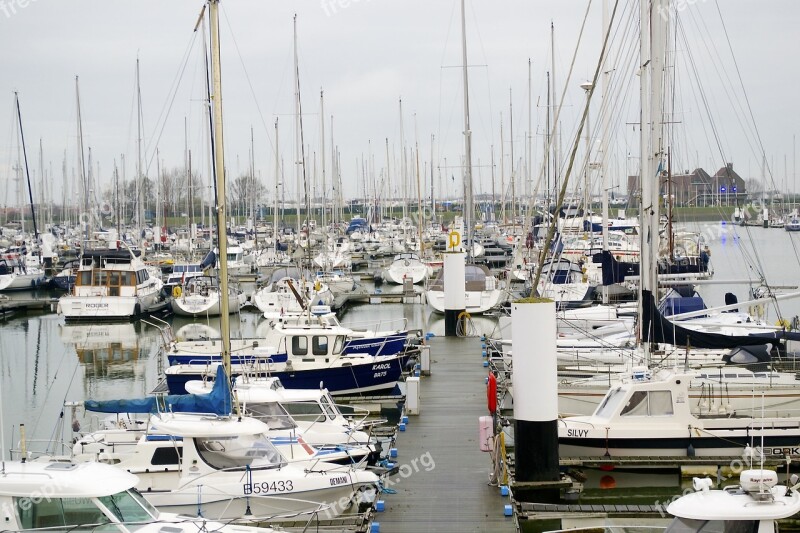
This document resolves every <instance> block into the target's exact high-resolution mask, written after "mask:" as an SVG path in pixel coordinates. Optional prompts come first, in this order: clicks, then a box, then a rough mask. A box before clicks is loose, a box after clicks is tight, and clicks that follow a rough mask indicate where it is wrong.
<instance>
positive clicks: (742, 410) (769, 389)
mask: <svg viewBox="0 0 800 533" xmlns="http://www.w3.org/2000/svg"><path fill="white" fill-rule="evenodd" d="M743 349H744V348H742V349H741V350H743ZM737 351H738V350H737ZM658 372H659V371H656V373H658ZM649 374H650V371H649V370H647V369H646V368H638V369H634V370H633V371H631V372H629V373H624V374H622V375H619V374H612V375H598V376H595V377H591V378H583V379H575V380H570V379H562V380H561V381H560V382H559V384H558V406H559V412H560V413H562V414H564V415H570V416H574V415H591V414H592V413H593V412H594V411H595V409H597V406H598V405H599V404H600V402H601V401H602V400H603V398H604V397H605V395H606V393H607V392H608V390H609V389H610V388H613V387H616V386H617V385H619V384H620V383H622V382H624V381H627V380H631V379H637V378H640V377H642V376H648V375H649ZM648 379H649V378H648ZM754 398H756V399H757V401H756V402H755V403H754V402H753V399H754ZM689 409H690V411H691V413H692V414H694V415H695V416H701V417H702V416H708V415H723V416H724V415H730V416H742V415H747V416H758V415H759V414H761V412H762V410H763V413H764V414H766V415H770V416H773V417H785V416H792V415H793V414H795V413H798V412H800V389H798V386H797V378H796V376H795V374H794V373H793V372H775V371H773V370H766V369H765V370H762V371H753V370H749V369H747V368H737V367H736V366H723V367H719V368H706V369H702V370H697V371H695V372H692V373H691V379H690V382H689Z"/></svg>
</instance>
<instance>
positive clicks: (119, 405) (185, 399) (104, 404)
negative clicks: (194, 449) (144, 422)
mask: <svg viewBox="0 0 800 533" xmlns="http://www.w3.org/2000/svg"><path fill="white" fill-rule="evenodd" d="M83 407H84V409H86V410H87V411H94V412H98V413H146V414H154V413H163V412H169V411H171V412H173V413H208V414H216V415H219V416H227V415H229V414H231V412H232V404H231V391H230V386H229V381H228V378H227V377H226V376H225V369H224V368H223V367H222V365H220V366H219V367H218V368H217V378H216V380H215V381H214V387H213V388H212V389H211V392H209V393H208V394H170V395H166V396H148V397H146V398H135V399H131V400H86V401H84V402H83Z"/></svg>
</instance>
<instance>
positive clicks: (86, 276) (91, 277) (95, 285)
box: [58, 248, 169, 320]
mask: <svg viewBox="0 0 800 533" xmlns="http://www.w3.org/2000/svg"><path fill="white" fill-rule="evenodd" d="M163 285H164V284H163V282H162V281H161V279H159V278H158V277H155V276H151V275H150V271H149V270H148V268H147V266H146V265H145V264H144V262H142V260H141V259H140V258H139V253H138V251H133V250H131V249H129V248H125V249H116V248H104V249H87V250H84V251H83V253H82V254H81V263H80V266H79V267H78V271H77V273H76V279H75V286H74V287H73V289H72V292H71V293H68V294H65V295H63V296H61V298H59V300H58V313H59V314H61V315H64V318H66V319H67V320H129V319H131V318H135V317H139V316H141V315H145V314H149V313H153V312H156V311H161V310H163V309H165V308H167V307H168V306H169V301H168V299H167V297H166V296H165V295H164V294H163V292H162V290H161V289H162V287H163Z"/></svg>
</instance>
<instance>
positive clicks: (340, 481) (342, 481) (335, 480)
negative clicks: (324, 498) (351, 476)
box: [331, 476, 347, 487]
mask: <svg viewBox="0 0 800 533" xmlns="http://www.w3.org/2000/svg"><path fill="white" fill-rule="evenodd" d="M346 484H347V476H337V477H332V478H331V487H335V486H337V485H346Z"/></svg>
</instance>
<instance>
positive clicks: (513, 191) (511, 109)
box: [508, 87, 517, 231]
mask: <svg viewBox="0 0 800 533" xmlns="http://www.w3.org/2000/svg"><path fill="white" fill-rule="evenodd" d="M513 105H514V103H513V99H512V98H511V88H510V87H509V88H508V136H509V143H510V144H511V228H512V231H514V228H515V227H516V225H517V187H516V178H515V175H516V172H515V167H516V164H517V162H516V161H514V107H513Z"/></svg>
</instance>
